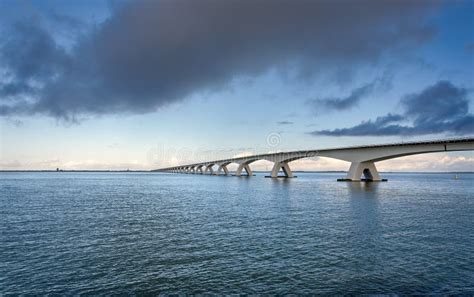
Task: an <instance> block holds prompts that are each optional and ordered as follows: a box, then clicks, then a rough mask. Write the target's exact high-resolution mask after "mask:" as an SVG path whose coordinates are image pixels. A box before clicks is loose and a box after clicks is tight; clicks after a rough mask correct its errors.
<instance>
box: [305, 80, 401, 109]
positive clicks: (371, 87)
mask: <svg viewBox="0 0 474 297" xmlns="http://www.w3.org/2000/svg"><path fill="white" fill-rule="evenodd" d="M391 86H392V75H391V74H389V73H388V72H385V73H384V74H383V75H382V76H381V77H380V78H377V79H375V80H374V81H372V82H371V83H367V84H365V85H363V86H361V87H358V88H355V89H353V90H352V91H351V93H350V94H349V95H348V96H345V97H328V98H322V99H321V98H319V99H313V100H309V101H308V102H307V103H308V105H309V106H311V108H312V109H313V110H314V113H315V114H319V113H320V112H321V111H324V112H332V111H342V110H348V109H351V108H353V107H355V106H357V105H358V104H359V103H360V101H361V100H362V99H364V97H367V96H368V95H371V94H373V93H376V92H380V91H387V90H388V89H390V88H391Z"/></svg>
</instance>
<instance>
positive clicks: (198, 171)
mask: <svg viewBox="0 0 474 297" xmlns="http://www.w3.org/2000/svg"><path fill="white" fill-rule="evenodd" d="M203 166H204V165H198V166H197V167H196V174H198V173H199V174H203V173H204V172H203V171H202V167H203Z"/></svg>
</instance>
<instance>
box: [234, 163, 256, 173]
mask: <svg viewBox="0 0 474 297" xmlns="http://www.w3.org/2000/svg"><path fill="white" fill-rule="evenodd" d="M244 169H245V172H247V176H253V172H252V169H250V166H249V164H247V163H241V164H239V167H237V171H236V172H235V176H242V171H243V170H244Z"/></svg>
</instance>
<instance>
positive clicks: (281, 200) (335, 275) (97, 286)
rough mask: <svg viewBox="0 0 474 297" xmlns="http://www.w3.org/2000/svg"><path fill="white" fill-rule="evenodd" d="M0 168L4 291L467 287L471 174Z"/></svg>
mask: <svg viewBox="0 0 474 297" xmlns="http://www.w3.org/2000/svg"><path fill="white" fill-rule="evenodd" d="M298 175H299V177H298V178H296V179H291V180H272V179H267V178H263V176H262V175H259V176H256V177H252V178H237V177H211V176H193V175H179V174H159V173H0V206H1V207H0V218H1V225H0V242H1V246H0V295H4V294H10V293H11V294H22V293H28V294H45V293H50V294H111V293H115V294H128V293H137V294H140V293H150V294H151V293H153V294H156V293H277V294H285V293H297V294H305V293H318V294H341V293H354V294H361V293H364V294H372V293H396V294H415V293H418V294H460V293H465V294H469V295H470V294H473V293H474V231H473V230H474V183H473V182H474V175H470V174H461V175H459V179H458V180H454V179H453V174H384V177H387V178H388V179H389V182H386V183H370V184H359V183H346V182H339V183H338V182H336V181H335V179H336V178H337V177H340V176H341V174H309V173H299V174H298Z"/></svg>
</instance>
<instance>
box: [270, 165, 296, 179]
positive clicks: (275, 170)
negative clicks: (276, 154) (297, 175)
mask: <svg viewBox="0 0 474 297" xmlns="http://www.w3.org/2000/svg"><path fill="white" fill-rule="evenodd" d="M280 169H282V170H283V173H284V174H285V177H293V172H292V171H291V169H290V166H289V165H288V162H275V164H273V169H272V174H271V177H273V178H274V177H278V172H280Z"/></svg>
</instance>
